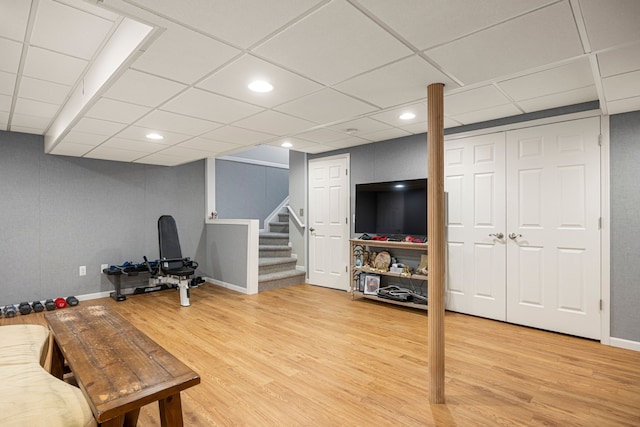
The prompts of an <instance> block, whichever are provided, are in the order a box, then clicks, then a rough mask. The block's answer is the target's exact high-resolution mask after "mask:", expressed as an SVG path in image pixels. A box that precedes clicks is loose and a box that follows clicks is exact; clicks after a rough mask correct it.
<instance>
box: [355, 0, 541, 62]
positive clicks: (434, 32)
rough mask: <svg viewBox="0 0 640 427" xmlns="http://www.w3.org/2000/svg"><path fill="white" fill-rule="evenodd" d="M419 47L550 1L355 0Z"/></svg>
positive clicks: (460, 34)
mask: <svg viewBox="0 0 640 427" xmlns="http://www.w3.org/2000/svg"><path fill="white" fill-rule="evenodd" d="M356 1H357V2H358V3H360V4H361V5H362V6H363V7H364V8H366V9H367V10H369V11H370V12H371V13H372V14H373V15H375V16H376V17H377V18H379V19H382V20H383V21H384V22H385V23H386V24H387V25H389V26H390V27H391V28H392V29H393V30H394V31H396V32H397V33H398V34H400V35H401V36H402V37H404V38H405V39H406V40H407V41H409V42H410V43H411V44H413V45H414V46H416V47H417V48H418V49H420V50H423V49H426V48H428V47H432V46H437V45H439V44H442V43H445V42H447V41H450V40H454V39H456V38H459V37H461V36H464V35H467V34H470V33H472V32H476V31H478V30H480V29H482V28H486V27H489V26H491V25H495V24H497V23H498V22H501V21H504V20H506V19H509V18H513V17H515V16H518V15H521V14H523V13H525V12H527V11H531V10H534V9H537V8H539V7H540V6H542V5H544V4H548V3H551V1H550V0H535V1H534V0H509V1H503V0H474V1H468V0H429V1H424V0H403V1H400V2H398V1H380V0H356Z"/></svg>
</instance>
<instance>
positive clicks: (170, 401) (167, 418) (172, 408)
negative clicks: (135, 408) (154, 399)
mask: <svg viewBox="0 0 640 427" xmlns="http://www.w3.org/2000/svg"><path fill="white" fill-rule="evenodd" d="M158 404H159V406H160V425H161V426H162V427H182V426H183V424H182V402H181V400H180V393H176V394H174V395H172V396H169V397H167V398H166V399H160V400H159V401H158Z"/></svg>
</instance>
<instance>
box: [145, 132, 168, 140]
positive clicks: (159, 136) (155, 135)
mask: <svg viewBox="0 0 640 427" xmlns="http://www.w3.org/2000/svg"><path fill="white" fill-rule="evenodd" d="M145 136H146V137H147V138H149V139H156V140H160V139H164V136H162V135H160V134H159V133H155V132H151V133H148V134H146V135H145Z"/></svg>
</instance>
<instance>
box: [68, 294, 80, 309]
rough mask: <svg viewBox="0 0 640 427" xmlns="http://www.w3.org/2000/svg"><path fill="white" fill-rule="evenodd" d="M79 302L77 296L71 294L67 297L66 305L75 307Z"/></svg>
mask: <svg viewBox="0 0 640 427" xmlns="http://www.w3.org/2000/svg"><path fill="white" fill-rule="evenodd" d="M79 303H80V301H78V298H76V297H74V296H73V295H72V296H70V297H67V305H68V306H69V307H75V306H76V305H78V304H79Z"/></svg>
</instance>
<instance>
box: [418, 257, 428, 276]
mask: <svg viewBox="0 0 640 427" xmlns="http://www.w3.org/2000/svg"><path fill="white" fill-rule="evenodd" d="M428 260H429V258H428V257H427V255H424V254H423V255H420V265H419V266H418V268H416V273H417V274H422V275H423V276H426V275H427V265H428Z"/></svg>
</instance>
